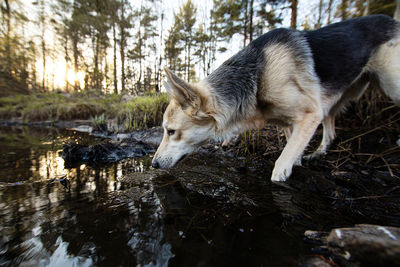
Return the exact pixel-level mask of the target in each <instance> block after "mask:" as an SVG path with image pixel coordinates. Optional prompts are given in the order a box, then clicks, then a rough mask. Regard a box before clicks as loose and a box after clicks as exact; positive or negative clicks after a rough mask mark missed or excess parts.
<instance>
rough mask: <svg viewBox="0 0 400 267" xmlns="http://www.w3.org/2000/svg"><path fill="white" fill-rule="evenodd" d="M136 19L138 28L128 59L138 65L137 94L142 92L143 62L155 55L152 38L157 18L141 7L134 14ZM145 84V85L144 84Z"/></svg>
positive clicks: (149, 10) (149, 9)
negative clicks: (150, 55)
mask: <svg viewBox="0 0 400 267" xmlns="http://www.w3.org/2000/svg"><path fill="white" fill-rule="evenodd" d="M134 16H135V17H137V18H138V27H137V32H136V34H135V36H134V37H135V38H134V39H135V40H136V41H135V42H134V47H133V49H131V50H129V53H128V55H129V58H130V59H132V60H134V61H135V62H136V63H138V64H139V76H138V79H137V81H136V87H137V88H136V90H137V92H141V91H142V89H143V88H142V87H143V86H142V85H143V84H142V78H143V69H144V68H143V67H144V66H143V61H144V59H145V58H147V57H149V54H150V53H152V54H155V50H156V45H155V42H154V37H156V36H157V35H158V34H157V32H156V27H155V26H154V23H155V22H156V21H157V19H158V18H157V16H156V15H155V14H154V13H153V12H152V9H151V8H150V7H145V6H141V7H140V9H139V10H137V11H136V12H135V13H134ZM144 84H147V83H144Z"/></svg>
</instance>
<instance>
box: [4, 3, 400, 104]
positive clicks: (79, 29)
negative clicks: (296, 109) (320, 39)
mask: <svg viewBox="0 0 400 267" xmlns="http://www.w3.org/2000/svg"><path fill="white" fill-rule="evenodd" d="M178 4H179V3H176V2H175V1H167V0H141V1H128V0H51V1H50V0H37V1H32V2H31V1H26V0H4V1H1V18H0V19H1V24H0V29H1V31H0V44H1V45H0V95H2V96H6V95H10V94H14V93H28V92H51V91H65V92H82V91H83V92H84V91H95V92H97V93H100V94H110V93H114V94H132V95H143V94H144V93H146V92H159V91H160V90H161V84H162V82H161V81H162V79H163V75H164V74H163V67H164V66H166V67H168V68H170V69H171V70H173V71H175V72H176V73H178V74H179V75H181V76H182V77H183V78H185V79H186V80H189V81H197V80H199V79H200V78H202V77H204V76H206V75H208V74H209V73H210V72H211V71H212V70H214V69H215V68H216V67H218V66H216V64H221V63H222V62H220V60H219V61H218V60H217V58H221V57H222V58H227V57H229V56H231V55H233V54H234V52H236V51H237V50H239V49H241V48H243V47H244V46H246V45H247V44H248V43H249V42H251V41H252V40H253V39H254V38H256V37H257V36H259V35H261V34H262V33H264V32H266V31H268V30H270V29H273V28H276V27H291V28H294V29H299V30H310V29H316V28H319V27H322V26H324V25H327V24H330V23H332V22H337V21H341V20H345V19H347V18H351V17H357V16H364V15H367V14H376V13H383V14H388V15H391V16H393V13H394V11H395V8H396V2H395V1H394V0H376V1H374V0H340V1H339V0H328V1H327V0H319V1H304V2H302V1H300V2H299V1H298V0H229V1H223V0H212V1H211V0H208V1H204V2H203V1H193V0H187V1H184V2H182V3H181V4H180V6H177V5H178ZM175 6H176V7H175Z"/></svg>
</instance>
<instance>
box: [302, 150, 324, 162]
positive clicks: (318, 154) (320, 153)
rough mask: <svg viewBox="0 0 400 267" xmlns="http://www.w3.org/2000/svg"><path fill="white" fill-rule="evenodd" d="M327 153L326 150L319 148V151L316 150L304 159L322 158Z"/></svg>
mask: <svg viewBox="0 0 400 267" xmlns="http://www.w3.org/2000/svg"><path fill="white" fill-rule="evenodd" d="M325 155H326V151H322V150H317V151H315V152H314V153H312V154H310V155H306V156H304V157H303V159H305V160H315V159H320V158H322V157H323V156H325Z"/></svg>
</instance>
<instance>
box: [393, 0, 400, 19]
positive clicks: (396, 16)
mask: <svg viewBox="0 0 400 267" xmlns="http://www.w3.org/2000/svg"><path fill="white" fill-rule="evenodd" d="M393 18H394V19H396V20H399V21H400V0H397V1H396V11H395V12H394V16H393Z"/></svg>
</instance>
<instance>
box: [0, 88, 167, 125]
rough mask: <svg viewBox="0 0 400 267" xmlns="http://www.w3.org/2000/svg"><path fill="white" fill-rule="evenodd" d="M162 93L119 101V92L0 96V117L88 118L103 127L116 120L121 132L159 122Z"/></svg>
mask: <svg viewBox="0 0 400 267" xmlns="http://www.w3.org/2000/svg"><path fill="white" fill-rule="evenodd" d="M168 101H169V100H168V96H167V95H166V94H157V95H154V94H153V95H148V96H138V97H136V98H134V99H132V100H130V101H126V102H125V101H123V100H122V97H121V95H113V94H111V95H96V94H90V93H86V94H85V93H77V94H72V95H69V94H63V93H41V94H30V95H22V94H18V95H13V96H7V97H0V120H5V121H18V122H22V123H28V122H38V121H51V122H55V121H70V120H89V119H91V121H92V123H93V124H94V126H95V127H99V129H104V125H107V121H117V122H118V124H119V125H120V127H118V129H120V130H122V131H131V130H136V129H143V128H148V127H152V126H156V125H160V124H161V121H162V114H163V112H164V110H165V108H166V106H167V105H168Z"/></svg>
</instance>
